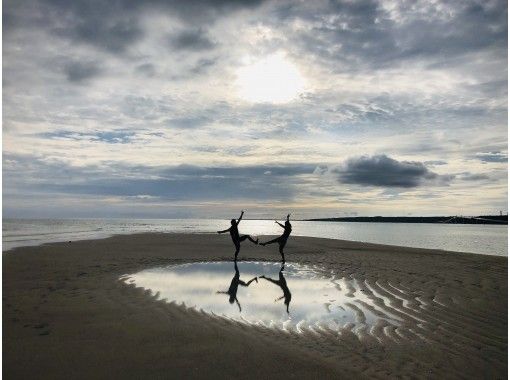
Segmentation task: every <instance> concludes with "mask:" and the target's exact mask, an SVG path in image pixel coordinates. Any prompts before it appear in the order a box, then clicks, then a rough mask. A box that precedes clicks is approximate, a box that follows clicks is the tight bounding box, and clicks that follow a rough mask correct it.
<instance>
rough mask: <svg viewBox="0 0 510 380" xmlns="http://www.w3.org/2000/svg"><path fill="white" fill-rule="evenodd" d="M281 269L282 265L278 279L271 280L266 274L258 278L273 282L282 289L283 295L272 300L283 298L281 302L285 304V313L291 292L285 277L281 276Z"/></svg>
mask: <svg viewBox="0 0 510 380" xmlns="http://www.w3.org/2000/svg"><path fill="white" fill-rule="evenodd" d="M283 269H284V266H283V265H282V268H281V269H280V273H279V274H278V276H279V279H278V281H276V280H273V279H272V278H267V277H266V276H260V277H259V278H263V279H264V280H267V281H270V282H272V283H273V284H276V285H278V286H279V287H280V288H281V289H282V290H283V296H281V297H280V298H277V299H275V300H274V301H275V302H276V301H279V300H281V299H282V298H284V301H283V303H284V304H285V305H286V306H287V313H288V312H289V305H290V300H291V298H292V294H291V293H290V290H289V288H288V286H287V281H286V280H285V277H283Z"/></svg>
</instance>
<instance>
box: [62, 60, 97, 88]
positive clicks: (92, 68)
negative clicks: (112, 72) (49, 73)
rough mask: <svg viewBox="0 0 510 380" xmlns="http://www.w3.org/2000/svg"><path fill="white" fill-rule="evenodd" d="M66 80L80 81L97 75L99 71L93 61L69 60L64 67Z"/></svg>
mask: <svg viewBox="0 0 510 380" xmlns="http://www.w3.org/2000/svg"><path fill="white" fill-rule="evenodd" d="M65 72H66V75H67V80H68V81H69V82H73V83H82V82H86V81H87V80H89V79H91V78H94V77H96V76H98V75H99V74H100V72H101V70H100V69H99V66H98V65H97V63H95V62H70V63H68V64H67V65H66V67H65Z"/></svg>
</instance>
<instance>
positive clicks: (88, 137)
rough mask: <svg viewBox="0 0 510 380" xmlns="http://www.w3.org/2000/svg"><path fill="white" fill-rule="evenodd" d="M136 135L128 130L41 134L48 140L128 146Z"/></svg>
mask: <svg viewBox="0 0 510 380" xmlns="http://www.w3.org/2000/svg"><path fill="white" fill-rule="evenodd" d="M135 135H136V133H135V132H133V131H127V130H122V129H119V130H111V131H96V132H93V131H91V132H74V131H64V130H62V131H55V132H46V133H41V134H39V136H40V137H44V138H47V139H52V140H55V139H58V140H61V139H65V140H75V141H79V140H85V141H101V142H105V143H108V144H126V143H128V142H130V141H132V139H133V138H134V137H135Z"/></svg>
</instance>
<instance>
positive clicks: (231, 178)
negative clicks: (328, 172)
mask: <svg viewBox="0 0 510 380" xmlns="http://www.w3.org/2000/svg"><path fill="white" fill-rule="evenodd" d="M103 138H104V139H108V140H111V139H112V138H113V137H111V136H107V137H105V136H103ZM115 139H116V138H115ZM117 142H119V141H117ZM4 162H5V164H4V175H5V177H6V182H8V183H9V184H10V185H11V186H12V185H13V184H14V183H16V184H17V185H18V186H20V187H23V188H24V190H25V191H28V190H30V191H36V192H38V193H58V194H68V195H75V196H79V195H101V196H119V197H139V196H144V197H145V198H147V197H149V198H155V197H157V198H159V199H166V200H192V201H197V202H198V201H214V200H229V199H230V200H232V199H251V200H264V199H269V198H271V199H273V200H282V201H283V200H290V199H292V198H293V197H294V196H295V194H296V188H295V186H296V184H297V183H299V177H300V176H302V175H306V174H310V173H311V172H312V171H313V168H314V167H315V165H308V164H303V165H301V164H295V165H282V166H271V165H252V166H237V167H206V166H197V165H177V166H168V167H162V166H158V167H153V166H144V165H138V166H133V165H123V164H117V163H113V162H103V163H102V164H101V165H88V166H83V167H76V166H71V165H69V164H66V163H64V162H61V161H58V160H46V159H44V158H36V157H30V156H17V155H9V154H7V155H4ZM20 172H21V173H23V178H22V176H19V175H17V174H16V173H20ZM268 172H269V173H270V174H269V175H268V174H267V173H268ZM35 184H36V185H35ZM34 185H35V186H34Z"/></svg>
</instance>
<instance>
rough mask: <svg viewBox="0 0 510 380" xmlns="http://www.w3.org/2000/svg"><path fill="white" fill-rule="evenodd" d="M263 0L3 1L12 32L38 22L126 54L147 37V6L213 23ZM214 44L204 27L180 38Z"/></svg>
mask: <svg viewBox="0 0 510 380" xmlns="http://www.w3.org/2000/svg"><path fill="white" fill-rule="evenodd" d="M262 2H263V1H260V0H248V1H234V0H223V1H221V0H220V1H215V0H209V1H205V0H189V1H180V0H147V1H137V0H116V1H104V0H73V1H65V0H40V1H37V2H35V1H31V0H19V1H18V0H11V1H9V0H7V1H5V2H4V3H3V10H4V11H3V20H4V22H5V24H4V28H5V27H6V28H7V31H6V32H7V33H8V32H9V31H10V30H11V29H13V28H17V27H26V26H28V25H32V26H37V27H38V28H39V29H40V30H47V31H50V32H51V33H53V35H55V36H58V37H61V38H65V39H68V40H71V41H73V42H75V43H86V44H89V45H93V46H95V47H97V48H99V49H102V50H104V51H108V52H110V53H114V54H122V53H124V52H125V51H126V50H127V49H128V48H129V47H130V46H131V45H133V44H134V43H136V42H137V41H139V40H140V38H141V37H142V36H143V35H144V31H143V29H142V27H141V25H140V20H139V19H140V15H141V14H142V13H143V12H144V11H145V10H156V11H161V12H165V13H168V14H170V15H173V16H177V17H180V18H181V20H182V21H184V22H186V23H189V24H195V23H197V22H207V23H208V24H211V23H212V22H214V21H215V20H216V19H217V18H220V17H225V16H227V15H229V14H230V13H231V12H235V11H237V10H239V9H243V8H254V7H257V6H258V5H260V4H261V3H262ZM4 31H5V30H4ZM210 43H211V42H210V41H209V40H208V39H207V38H206V37H205V36H204V35H202V34H201V33H200V31H196V32H195V33H193V32H186V33H184V34H182V35H180V36H178V38H177V46H178V47H181V48H183V49H185V48H188V49H194V50H201V49H205V48H209V47H210Z"/></svg>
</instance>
